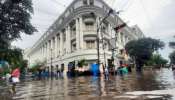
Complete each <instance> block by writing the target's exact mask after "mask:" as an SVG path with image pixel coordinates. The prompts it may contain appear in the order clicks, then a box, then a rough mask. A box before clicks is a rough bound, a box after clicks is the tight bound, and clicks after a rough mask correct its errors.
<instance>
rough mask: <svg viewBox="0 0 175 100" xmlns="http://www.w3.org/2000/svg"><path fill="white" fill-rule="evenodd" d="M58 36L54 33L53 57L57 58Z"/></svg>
mask: <svg viewBox="0 0 175 100" xmlns="http://www.w3.org/2000/svg"><path fill="white" fill-rule="evenodd" d="M57 48H58V36H57V35H55V50H54V51H55V58H57V56H58V49H57Z"/></svg>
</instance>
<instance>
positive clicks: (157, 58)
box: [147, 54, 168, 67]
mask: <svg viewBox="0 0 175 100" xmlns="http://www.w3.org/2000/svg"><path fill="white" fill-rule="evenodd" d="M167 63H168V61H167V60H166V59H164V58H163V57H162V56H161V55H160V54H153V55H152V57H151V59H150V60H149V61H147V65H150V66H156V67H161V66H164V65H166V64H167Z"/></svg>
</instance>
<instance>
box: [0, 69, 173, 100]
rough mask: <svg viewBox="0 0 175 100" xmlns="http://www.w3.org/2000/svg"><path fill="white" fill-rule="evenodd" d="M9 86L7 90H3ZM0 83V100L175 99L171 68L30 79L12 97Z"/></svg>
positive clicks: (19, 85) (21, 84)
mask: <svg viewBox="0 0 175 100" xmlns="http://www.w3.org/2000/svg"><path fill="white" fill-rule="evenodd" d="M4 88H6V89H4ZM7 88H8V87H2V85H1V86H0V100H11V99H13V100H175V73H173V72H172V71H171V70H169V69H162V70H154V71H152V70H146V71H144V73H143V74H136V73H135V72H133V73H132V74H128V75H125V76H123V77H121V76H110V77H109V80H106V79H105V78H104V77H103V76H101V77H92V76H89V77H87V76H86V77H75V78H66V77H65V78H58V79H56V78H53V79H45V80H30V81H29V80H28V81H26V82H21V83H20V84H18V85H17V87H16V91H17V93H16V94H15V95H14V96H12V95H11V94H10V93H9V92H8V89H7Z"/></svg>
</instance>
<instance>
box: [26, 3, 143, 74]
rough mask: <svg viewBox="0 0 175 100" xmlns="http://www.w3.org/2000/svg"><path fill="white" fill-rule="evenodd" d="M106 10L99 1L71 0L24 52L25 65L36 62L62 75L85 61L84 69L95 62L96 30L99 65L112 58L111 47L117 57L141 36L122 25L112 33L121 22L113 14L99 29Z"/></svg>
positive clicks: (107, 7)
mask: <svg viewBox="0 0 175 100" xmlns="http://www.w3.org/2000/svg"><path fill="white" fill-rule="evenodd" d="M110 9H111V8H110V7H109V6H108V5H107V4H106V3H105V2H104V1H102V0H74V1H73V2H72V3H71V4H70V5H69V7H68V8H67V9H66V10H65V12H64V13H63V14H62V15H61V16H60V17H59V18H58V19H57V20H56V21H55V22H54V23H53V24H52V25H51V26H50V28H49V29H48V30H47V31H46V32H45V33H44V34H43V35H42V37H41V38H40V39H39V40H38V41H37V42H36V44H35V45H34V46H33V47H32V48H30V49H29V50H27V52H26V53H25V55H26V57H27V58H28V60H29V65H32V64H35V63H36V62H37V61H40V62H45V63H46V66H48V67H49V68H50V70H55V69H64V71H65V72H66V71H67V70H68V65H69V64H70V63H71V62H77V61H80V60H82V59H85V60H86V62H87V64H88V66H90V65H91V64H92V63H96V61H97V41H96V38H97V29H99V36H98V37H99V38H100V40H103V41H102V42H101V41H100V62H106V63H107V64H108V62H109V60H110V59H111V56H112V52H111V48H113V47H114V46H115V49H116V50H115V55H120V51H121V50H123V49H124V46H125V44H126V43H127V42H128V41H130V40H134V39H138V38H142V37H144V35H143V33H142V32H141V31H140V29H139V28H138V27H137V28H135V27H129V26H126V27H124V28H123V29H121V30H120V32H118V33H116V32H115V30H114V27H116V26H117V25H119V24H122V23H124V22H123V21H122V20H121V18H119V17H118V16H117V15H116V14H111V15H110V16H109V17H108V18H107V19H106V20H104V21H103V22H102V24H101V25H100V26H99V24H100V23H101V20H102V19H103V18H104V16H106V14H107V13H108V11H109V10H110ZM112 40H115V41H113V42H112ZM102 44H103V45H102ZM104 55H105V57H104ZM116 57H117V56H116Z"/></svg>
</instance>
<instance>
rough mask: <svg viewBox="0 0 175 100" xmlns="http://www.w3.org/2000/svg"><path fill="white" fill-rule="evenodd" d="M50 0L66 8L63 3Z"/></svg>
mask: <svg viewBox="0 0 175 100" xmlns="http://www.w3.org/2000/svg"><path fill="white" fill-rule="evenodd" d="M51 1H53V2H55V3H56V4H58V5H60V6H62V7H65V8H66V5H64V4H62V3H60V2H58V1H57V0H51Z"/></svg>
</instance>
